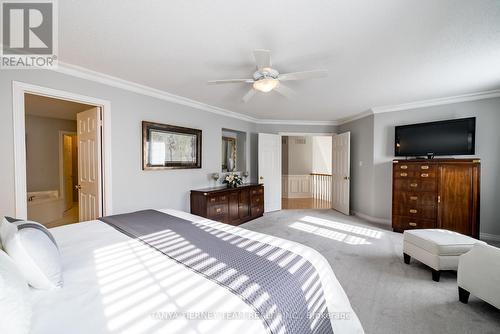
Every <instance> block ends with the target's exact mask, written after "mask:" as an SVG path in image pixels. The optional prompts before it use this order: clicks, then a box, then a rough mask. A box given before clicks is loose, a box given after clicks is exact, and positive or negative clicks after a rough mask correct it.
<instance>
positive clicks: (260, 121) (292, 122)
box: [254, 119, 339, 125]
mask: <svg viewBox="0 0 500 334" xmlns="http://www.w3.org/2000/svg"><path fill="white" fill-rule="evenodd" d="M254 123H257V124H286V125H338V124H339V123H338V122H337V121H300V120H280V119H256V120H255V122H254Z"/></svg>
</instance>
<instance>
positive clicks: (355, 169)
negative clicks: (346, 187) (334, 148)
mask: <svg viewBox="0 0 500 334" xmlns="http://www.w3.org/2000/svg"><path fill="white" fill-rule="evenodd" d="M373 121H374V117H373V116H368V117H365V118H362V119H359V120H356V121H353V122H350V123H347V124H343V125H341V126H340V127H339V133H343V132H347V131H350V132H351V192H350V195H351V210H353V211H357V212H361V213H364V214H367V215H372V212H373V205H374V200H373V191H372V189H373Z"/></svg>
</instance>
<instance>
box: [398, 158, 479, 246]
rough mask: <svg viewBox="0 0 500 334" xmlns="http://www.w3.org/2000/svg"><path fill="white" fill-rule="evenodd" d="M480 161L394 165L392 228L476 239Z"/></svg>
mask: <svg viewBox="0 0 500 334" xmlns="http://www.w3.org/2000/svg"><path fill="white" fill-rule="evenodd" d="M480 174H481V161H480V160H479V159H432V160H425V159H414V160H399V159H398V160H394V161H393V182H392V184H393V193H392V228H393V230H394V231H396V232H403V231H404V230H407V229H416V228H441V229H445V230H450V231H455V232H459V233H462V234H465V235H469V236H472V237H474V238H479V190H480V189H479V188H480Z"/></svg>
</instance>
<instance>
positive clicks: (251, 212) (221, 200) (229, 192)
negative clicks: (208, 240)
mask: <svg viewBox="0 0 500 334" xmlns="http://www.w3.org/2000/svg"><path fill="white" fill-rule="evenodd" d="M191 213H192V214H195V215H198V216H202V217H205V218H209V219H213V220H215V221H218V222H221V223H226V224H231V225H239V224H242V223H245V222H247V221H249V220H252V219H255V218H258V217H261V216H262V215H263V214H264V186H263V185H261V184H244V185H241V186H239V187H237V188H227V187H225V186H224V187H214V188H205V189H197V190H191Z"/></svg>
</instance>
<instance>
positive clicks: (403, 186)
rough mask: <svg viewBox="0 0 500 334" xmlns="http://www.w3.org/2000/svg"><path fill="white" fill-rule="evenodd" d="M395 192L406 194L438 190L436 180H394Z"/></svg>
mask: <svg viewBox="0 0 500 334" xmlns="http://www.w3.org/2000/svg"><path fill="white" fill-rule="evenodd" d="M394 190H395V191H405V192H420V191H429V192H435V191H436V190H437V182H436V179H429V178H421V179H416V178H413V179H394Z"/></svg>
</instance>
